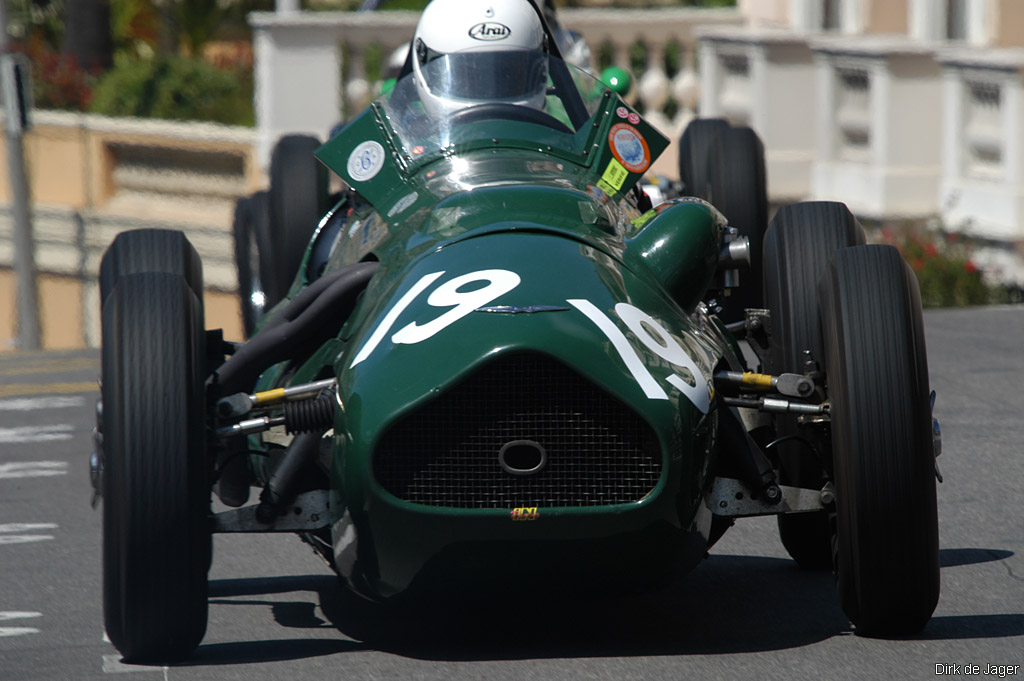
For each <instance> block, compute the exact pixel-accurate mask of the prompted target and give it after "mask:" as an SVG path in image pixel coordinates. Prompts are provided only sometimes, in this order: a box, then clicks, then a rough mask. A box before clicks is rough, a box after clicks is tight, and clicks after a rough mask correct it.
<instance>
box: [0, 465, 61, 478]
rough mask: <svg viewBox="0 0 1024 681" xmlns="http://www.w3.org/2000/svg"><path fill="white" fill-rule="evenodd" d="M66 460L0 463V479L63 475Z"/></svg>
mask: <svg viewBox="0 0 1024 681" xmlns="http://www.w3.org/2000/svg"><path fill="white" fill-rule="evenodd" d="M67 472H68V462H67V461H15V462H12V463H0V480H3V479H4V478H48V477H51V476H54V475H65V474H67Z"/></svg>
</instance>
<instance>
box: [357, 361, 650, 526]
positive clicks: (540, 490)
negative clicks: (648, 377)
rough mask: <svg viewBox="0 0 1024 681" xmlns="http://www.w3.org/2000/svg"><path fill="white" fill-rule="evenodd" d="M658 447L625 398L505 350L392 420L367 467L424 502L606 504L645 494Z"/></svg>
mask: <svg viewBox="0 0 1024 681" xmlns="http://www.w3.org/2000/svg"><path fill="white" fill-rule="evenodd" d="M661 456H662V455H661V448H660V446H659V444H658V439H657V436H656V435H655V433H654V431H653V429H652V428H651V427H650V426H649V425H648V424H647V423H646V422H645V421H644V420H643V419H641V418H640V416H639V415H638V414H637V413H636V412H634V411H633V410H632V409H630V408H629V407H628V406H626V405H625V404H623V403H622V402H619V401H618V400H616V399H615V398H613V397H612V396H611V395H609V394H608V393H606V392H605V391H603V390H601V389H599V388H598V387H597V386H595V385H594V384H593V383H591V382H590V381H588V380H587V379H586V378H584V377H583V376H581V375H579V374H577V373H576V372H575V371H572V370H571V369H569V368H568V367H566V366H565V365H564V364H561V363H560V362H558V361H557V360H554V359H552V358H551V357H548V356H546V355H541V354H534V353H514V354H508V355H505V356H503V357H499V358H496V359H495V360H493V361H491V362H490V363H488V364H486V365H485V366H483V367H482V368H480V369H479V370H478V371H476V372H475V373H473V374H472V375H470V376H467V377H466V378H465V379H464V380H462V381H461V382H459V383H458V384H456V385H455V386H453V387H451V388H449V389H448V390H446V391H445V392H443V393H441V394H440V395H439V396H437V397H436V398H435V399H433V400H431V401H429V402H427V403H425V404H423V405H422V406H421V407H420V408H418V409H416V410H415V411H413V412H411V413H409V414H407V415H406V416H404V417H403V418H401V419H399V420H398V421H397V422H395V423H394V424H392V426H391V428H390V429H389V430H388V432H387V433H385V434H384V436H383V437H382V438H381V441H380V443H379V444H378V446H377V451H376V452H375V453H374V459H373V471H374V476H375V477H376V479H377V481H378V482H379V483H380V485H381V487H383V488H384V489H385V490H387V491H388V492H389V493H390V494H392V495H394V496H395V497H397V498H399V499H401V500H403V501H407V502H410V503H414V504H423V505H425V506H445V507H449V508H499V509H509V508H516V507H519V506H524V507H529V506H538V507H544V508H554V507H559V506H606V505H612V504H626V503H631V502H636V501H640V500H641V499H643V498H645V497H646V496H647V495H649V494H650V493H651V490H653V489H654V487H655V486H656V485H657V484H658V479H659V478H660V477H661V472H662V467H661V462H662V458H661Z"/></svg>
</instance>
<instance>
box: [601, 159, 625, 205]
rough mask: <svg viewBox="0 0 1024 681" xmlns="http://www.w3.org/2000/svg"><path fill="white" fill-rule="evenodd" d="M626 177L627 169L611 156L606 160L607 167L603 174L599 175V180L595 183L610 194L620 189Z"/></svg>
mask: <svg viewBox="0 0 1024 681" xmlns="http://www.w3.org/2000/svg"><path fill="white" fill-rule="evenodd" d="M627 177H629V171H628V170H626V169H625V168H624V167H623V166H622V164H621V163H619V162H618V161H616V160H615V159H614V158H613V159H612V160H611V161H608V167H607V168H605V169H604V174H603V175H601V181H600V182H598V183H597V186H598V187H600V188H601V189H603V190H604V191H605V192H607V193H608V195H609V196H610V195H612V194H615V193H616V192H617V191H619V190H620V189H622V185H624V184H626V178H627Z"/></svg>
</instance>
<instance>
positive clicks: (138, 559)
mask: <svg viewBox="0 0 1024 681" xmlns="http://www.w3.org/2000/svg"><path fill="white" fill-rule="evenodd" d="M202 324H203V306H202V302H201V301H200V299H199V298H198V297H197V296H196V295H195V293H194V292H193V291H192V290H191V288H190V287H189V286H188V285H187V284H186V283H185V279H184V278H183V277H182V276H180V275H175V274H168V273H165V272H146V273H141V274H130V275H126V276H124V277H122V278H121V280H120V281H119V283H118V284H117V285H116V286H115V287H114V289H113V290H112V291H111V292H110V294H109V298H108V300H107V304H106V305H105V306H104V308H103V354H102V357H103V359H102V362H103V364H102V392H103V405H104V406H103V426H104V428H103V456H104V473H103V614H104V623H105V625H106V630H107V634H108V636H109V637H110V640H111V642H112V643H113V644H114V646H115V647H116V648H117V649H118V650H119V651H120V652H121V654H122V655H123V656H124V657H125V659H127V660H129V661H132V662H147V663H166V662H172V661H176V660H180V659H183V658H185V657H187V656H188V655H189V654H190V653H191V652H192V651H193V650H194V649H195V647H196V646H197V645H199V642H200V641H201V640H202V638H203V635H204V633H205V631H206V621H207V608H208V606H207V571H208V570H209V564H210V557H211V542H210V528H209V510H210V486H209V483H208V480H209V472H208V466H207V462H206V456H205V428H204V413H205V412H204V409H205V408H204V379H205V376H204V373H205V371H204V364H205V362H204V359H205V333H204V332H203V326H202Z"/></svg>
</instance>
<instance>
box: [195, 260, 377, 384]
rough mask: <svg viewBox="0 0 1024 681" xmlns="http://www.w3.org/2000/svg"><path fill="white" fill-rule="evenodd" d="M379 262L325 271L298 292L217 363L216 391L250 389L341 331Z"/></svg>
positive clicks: (214, 381) (212, 379) (215, 373)
mask: <svg viewBox="0 0 1024 681" xmlns="http://www.w3.org/2000/svg"><path fill="white" fill-rule="evenodd" d="M379 267H380V263H376V262H365V263H357V264H355V265H349V266H348V267H346V268H345V269H342V270H339V271H337V272H332V273H330V274H327V275H324V276H323V277H321V278H320V279H318V280H317V281H315V282H314V283H312V284H311V285H310V286H308V287H307V288H306V289H305V290H303V291H302V292H301V293H300V294H299V295H297V296H295V298H294V299H293V300H292V301H291V302H290V303H288V305H287V306H285V307H284V308H282V309H281V310H280V311H279V312H278V313H277V314H275V315H274V316H273V317H271V318H270V319H269V320H267V322H266V324H265V325H264V326H263V328H261V329H260V331H259V333H257V334H256V336H254V337H253V339H252V340H250V341H249V342H248V343H246V344H245V345H243V346H242V347H241V348H239V349H238V351H237V352H236V353H235V354H233V355H232V356H231V357H229V358H228V359H227V360H226V361H225V362H224V363H223V364H222V365H220V367H218V368H217V370H216V371H215V372H214V373H213V375H212V376H211V379H210V381H211V386H210V388H211V391H212V397H213V398H214V399H216V398H218V397H222V396H224V395H232V394H234V393H238V392H250V391H251V390H252V388H253V386H254V385H255V384H256V380H257V379H258V378H259V376H260V374H261V373H263V372H264V371H266V370H267V369H268V368H269V367H271V366H273V365H274V364H277V363H278V362H283V361H284V360H286V359H289V358H291V357H295V356H297V355H300V354H302V353H301V350H303V349H305V348H307V347H309V346H311V345H315V344H319V343H322V342H324V341H326V340H327V339H329V338H331V337H332V336H334V335H335V334H337V333H338V330H339V329H340V328H341V325H342V324H344V323H345V320H346V319H348V317H349V315H350V314H352V310H353V309H355V306H356V302H357V301H358V299H359V294H360V293H361V292H362V291H363V289H365V288H366V285H367V284H368V283H369V281H370V278H371V277H373V275H374V273H375V272H376V271H377V269H378V268H379Z"/></svg>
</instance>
